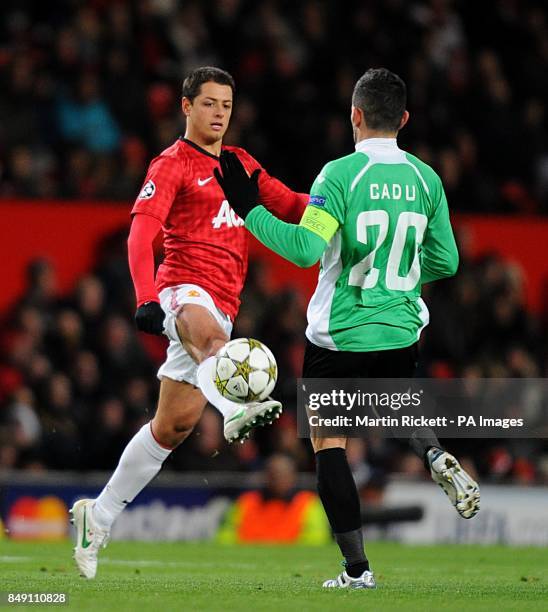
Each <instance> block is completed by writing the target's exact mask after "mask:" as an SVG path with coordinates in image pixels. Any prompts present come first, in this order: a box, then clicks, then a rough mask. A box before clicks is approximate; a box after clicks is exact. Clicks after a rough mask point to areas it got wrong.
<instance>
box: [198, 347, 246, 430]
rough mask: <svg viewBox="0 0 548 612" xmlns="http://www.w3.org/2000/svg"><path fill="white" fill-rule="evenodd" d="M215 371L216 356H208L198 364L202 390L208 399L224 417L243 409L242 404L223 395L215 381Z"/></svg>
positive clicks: (199, 382) (199, 381)
mask: <svg viewBox="0 0 548 612" xmlns="http://www.w3.org/2000/svg"><path fill="white" fill-rule="evenodd" d="M214 371H215V357H208V358H207V359H206V360H205V361H202V363H201V364H200V365H199V366H198V372H197V375H196V376H197V378H198V385H199V386H200V391H201V392H202V393H203V394H204V395H205V397H206V399H207V401H208V402H209V403H210V404H212V405H213V406H215V408H217V410H218V411H219V412H220V413H221V414H222V415H223V417H225V418H226V417H227V416H228V417H230V416H232V415H233V414H234V413H235V412H236V410H241V408H242V404H238V403H237V402H231V401H230V400H229V399H226V397H223V396H222V395H221V394H220V393H219V391H218V390H217V387H216V386H215V383H214V382H213V372H214Z"/></svg>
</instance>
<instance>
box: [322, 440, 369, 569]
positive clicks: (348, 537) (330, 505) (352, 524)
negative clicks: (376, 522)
mask: <svg viewBox="0 0 548 612" xmlns="http://www.w3.org/2000/svg"><path fill="white" fill-rule="evenodd" d="M316 472H317V475H318V494H319V496H320V499H321V500H322V504H323V507H324V509H325V513H326V514H327V518H328V519H329V524H330V525H331V529H332V530H333V533H334V534H335V539H336V540H337V544H338V545H339V548H340V549H341V552H342V554H343V557H344V558H345V561H346V567H347V572H348V571H349V569H350V571H352V573H350V572H349V575H350V576H353V574H354V573H355V572H356V571H357V569H359V567H361V566H362V565H363V564H365V565H366V567H365V569H369V563H368V561H367V557H366V556H365V552H364V548H363V536H362V530H361V529H362V520H361V510H360V499H359V497H358V490H357V488H356V483H355V482H354V477H353V476H352V472H351V471H350V466H349V465H348V461H347V460H346V452H345V450H344V449H343V448H327V449H325V450H321V451H319V452H317V453H316ZM358 566H359V567H358ZM364 571H365V570H362V571H361V572H359V573H358V574H356V575H357V576H359V575H361V574H362V573H363V572H364Z"/></svg>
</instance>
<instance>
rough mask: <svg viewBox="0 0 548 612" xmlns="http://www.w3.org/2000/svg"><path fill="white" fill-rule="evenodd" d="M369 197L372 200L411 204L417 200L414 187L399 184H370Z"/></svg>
mask: <svg viewBox="0 0 548 612" xmlns="http://www.w3.org/2000/svg"><path fill="white" fill-rule="evenodd" d="M369 197H370V198H371V199H372V200H401V199H402V198H403V199H404V200H407V201H408V202H413V201H414V200H416V199H417V188H416V186H415V185H400V184H399V183H391V184H388V183H382V185H381V184H379V183H370V184H369Z"/></svg>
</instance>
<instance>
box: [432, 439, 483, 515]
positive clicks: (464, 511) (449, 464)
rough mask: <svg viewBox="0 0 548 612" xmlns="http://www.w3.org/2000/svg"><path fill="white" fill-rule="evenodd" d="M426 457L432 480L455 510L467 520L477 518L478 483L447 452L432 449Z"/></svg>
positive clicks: (478, 504) (478, 506) (478, 503)
mask: <svg viewBox="0 0 548 612" xmlns="http://www.w3.org/2000/svg"><path fill="white" fill-rule="evenodd" d="M426 457H427V461H428V465H429V466H430V473H431V474H432V480H433V481H434V482H435V483H437V484H439V486H440V487H441V488H442V489H443V490H444V492H445V494H446V495H447V497H448V498H449V500H450V501H451V503H452V504H453V506H455V510H456V511H457V512H458V513H459V514H460V515H461V516H462V518H465V519H471V518H472V517H474V516H476V514H477V513H478V512H479V509H480V490H479V486H478V483H477V482H476V481H475V480H474V479H473V478H472V477H471V476H470V475H469V474H467V473H466V471H465V470H464V469H463V468H462V466H461V464H460V463H459V462H458V461H457V460H456V459H455V457H453V455H450V454H449V453H447V452H446V451H444V450H441V449H439V448H431V449H430V450H429V451H428V454H427V455H426Z"/></svg>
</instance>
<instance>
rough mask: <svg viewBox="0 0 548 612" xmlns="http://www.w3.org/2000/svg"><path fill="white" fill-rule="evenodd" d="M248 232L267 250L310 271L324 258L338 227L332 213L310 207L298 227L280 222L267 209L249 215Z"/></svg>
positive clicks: (256, 209) (247, 221)
mask: <svg viewBox="0 0 548 612" xmlns="http://www.w3.org/2000/svg"><path fill="white" fill-rule="evenodd" d="M245 226H246V228H247V229H248V230H249V231H250V232H251V233H252V234H253V235H254V236H255V237H256V238H257V240H259V241H260V242H262V243H263V244H264V245H265V246H266V247H268V248H269V249H270V250H272V251H274V252H275V253H277V254H278V255H280V256H281V257H283V258H284V259H287V260H288V261H290V262H292V263H294V264H295V265H297V266H299V267H301V268H309V267H310V266H313V265H314V264H315V263H317V262H318V261H319V259H320V257H321V256H322V255H323V252H324V251H325V249H326V247H327V245H328V244H329V241H330V240H331V238H332V237H333V235H334V234H335V232H336V231H337V229H338V227H339V224H338V222H337V220H336V219H334V218H333V217H332V216H331V215H330V214H329V213H327V212H326V211H324V210H321V209H320V208H316V207H315V206H307V207H306V209H305V211H304V213H303V216H302V219H301V222H300V224H299V225H294V224H292V223H285V221H281V220H280V219H277V218H276V217H275V216H274V215H273V214H272V213H270V212H269V211H268V210H266V208H265V207H264V206H256V207H255V208H254V209H253V210H252V211H251V212H250V213H249V215H247V217H246V220H245Z"/></svg>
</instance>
